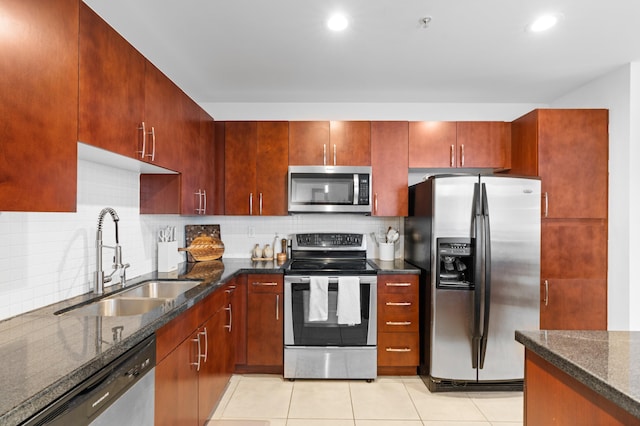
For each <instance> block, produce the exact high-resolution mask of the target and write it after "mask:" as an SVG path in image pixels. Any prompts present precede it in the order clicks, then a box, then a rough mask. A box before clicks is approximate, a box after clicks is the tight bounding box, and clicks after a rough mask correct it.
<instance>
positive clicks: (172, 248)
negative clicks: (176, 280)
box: [158, 241, 178, 272]
mask: <svg viewBox="0 0 640 426" xmlns="http://www.w3.org/2000/svg"><path fill="white" fill-rule="evenodd" d="M177 269H178V242H177V241H169V242H159V243H158V272H171V271H175V270H177Z"/></svg>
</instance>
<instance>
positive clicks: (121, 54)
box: [78, 2, 146, 160]
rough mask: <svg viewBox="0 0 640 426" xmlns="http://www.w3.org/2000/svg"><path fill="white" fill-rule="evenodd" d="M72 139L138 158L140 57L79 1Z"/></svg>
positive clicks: (142, 76) (141, 88) (141, 103)
mask: <svg viewBox="0 0 640 426" xmlns="http://www.w3.org/2000/svg"><path fill="white" fill-rule="evenodd" d="M79 46H80V64H79V72H80V85H79V96H80V98H79V103H78V105H79V125H78V140H79V141H81V142H85V143H88V144H91V145H94V146H98V147H100V148H104V149H107V150H109V151H112V152H115V153H118V154H122V155H125V156H127V157H131V158H135V159H139V160H142V159H143V158H142V152H141V150H142V146H141V144H142V137H143V135H142V129H141V127H142V122H143V121H144V102H145V100H144V90H145V62H146V61H145V58H144V56H142V55H141V54H140V53H139V52H138V51H137V50H136V49H135V48H134V47H133V46H131V45H130V44H129V43H128V42H127V41H126V40H125V39H124V38H123V37H122V36H120V34H118V33H117V32H116V31H115V30H114V29H113V28H111V27H110V26H109V25H108V24H107V23H106V22H105V21H104V20H102V18H100V17H99V16H98V15H97V14H96V13H95V12H93V10H91V9H90V8H89V6H87V5H86V4H84V3H83V2H80V40H79Z"/></svg>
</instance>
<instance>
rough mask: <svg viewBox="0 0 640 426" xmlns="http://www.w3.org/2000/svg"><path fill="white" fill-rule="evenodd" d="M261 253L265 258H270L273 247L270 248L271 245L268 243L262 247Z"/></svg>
mask: <svg viewBox="0 0 640 426" xmlns="http://www.w3.org/2000/svg"><path fill="white" fill-rule="evenodd" d="M262 255H263V256H264V257H265V259H272V258H273V249H272V248H271V246H270V245H269V244H267V245H266V246H264V249H263V250H262Z"/></svg>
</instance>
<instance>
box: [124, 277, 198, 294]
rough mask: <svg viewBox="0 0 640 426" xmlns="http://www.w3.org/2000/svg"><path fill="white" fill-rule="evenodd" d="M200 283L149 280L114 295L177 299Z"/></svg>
mask: <svg viewBox="0 0 640 426" xmlns="http://www.w3.org/2000/svg"><path fill="white" fill-rule="evenodd" d="M198 284H200V281H172V280H154V281H147V282H145V283H142V284H140V285H138V286H136V287H133V288H131V289H130V290H125V291H123V292H121V293H119V294H117V295H116V296H114V297H118V298H121V297H143V298H156V299H175V298H177V297H178V296H180V295H181V294H182V293H184V292H186V291H187V290H190V289H192V288H193V287H195V286H197V285H198Z"/></svg>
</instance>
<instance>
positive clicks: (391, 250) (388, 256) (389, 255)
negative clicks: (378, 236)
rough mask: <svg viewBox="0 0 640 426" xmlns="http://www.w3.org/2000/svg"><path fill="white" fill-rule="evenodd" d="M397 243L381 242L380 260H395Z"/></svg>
mask: <svg viewBox="0 0 640 426" xmlns="http://www.w3.org/2000/svg"><path fill="white" fill-rule="evenodd" d="M395 249H396V245H395V244H394V243H380V256H379V257H380V260H393V259H394V258H395V251H396V250H395Z"/></svg>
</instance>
